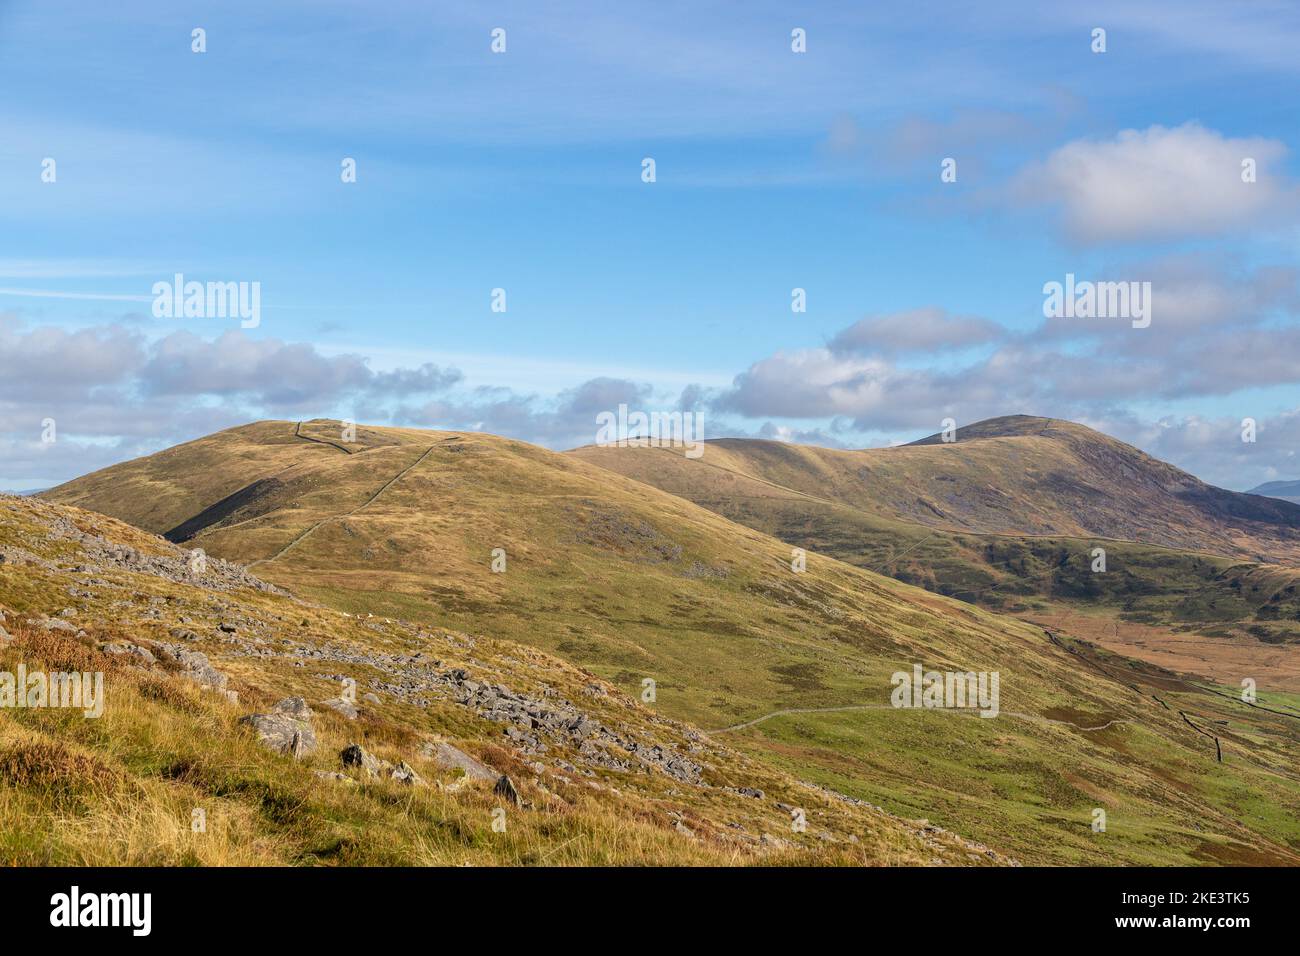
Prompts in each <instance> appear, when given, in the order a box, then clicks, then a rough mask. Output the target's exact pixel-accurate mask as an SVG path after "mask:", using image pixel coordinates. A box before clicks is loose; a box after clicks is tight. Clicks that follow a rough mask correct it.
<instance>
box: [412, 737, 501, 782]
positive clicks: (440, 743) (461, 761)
mask: <svg viewBox="0 0 1300 956" xmlns="http://www.w3.org/2000/svg"><path fill="white" fill-rule="evenodd" d="M420 753H421V755H422V756H425V757H427V758H429V759H430V760H432V761H433V762H434V763H435V764H436V765H437V766H439V767H440V768H442V769H443V770H461V771H463V772H464V774H465V776H466V777H469V778H470V779H471V780H483V781H490V782H495V781H496V780H497V778H498V777H499V776H500V774H498V773H497V772H496V771H495V770H493V769H492V768H491V767H489V766H487V765H486V764H484V763H482V762H481V761H478V760H475V759H474V758H473V757H471V756H470V755H469V754H467V753H465V751H463V750H460V749H459V748H457V747H453V746H452V745H451V744H449V743H447V742H446V741H444V740H430V741H426V742H425V743H424V744H423V745H422V746H421V748H420Z"/></svg>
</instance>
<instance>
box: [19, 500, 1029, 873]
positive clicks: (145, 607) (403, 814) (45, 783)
mask: <svg viewBox="0 0 1300 956" xmlns="http://www.w3.org/2000/svg"><path fill="white" fill-rule="evenodd" d="M177 648H179V650H177ZM195 654H199V655H202V656H203V657H204V658H206V660H203V661H202V662H201V663H200V662H199V661H198V659H196V658H195V657H194V655H195ZM20 665H21V666H22V667H24V668H25V669H26V671H27V672H28V673H32V672H36V671H45V672H67V671H77V672H96V671H98V672H102V673H103V675H104V681H105V684H104V705H103V708H102V716H100V717H98V718H96V719H86V718H85V717H83V716H82V713H81V712H80V711H78V710H67V709H27V708H22V709H12V708H8V707H6V708H3V709H0V783H2V784H3V786H0V862H3V863H5V864H10V865H30V864H54V865H63V864H88V865H101V864H108V865H120V864H149V865H176V864H202V865H267V864H271V865H279V864H289V865H367V864H390V865H425V864H435V865H458V864H472V865H495V864H510V865H520V864H522V865H536V864H544V865H567V864H588V865H591V864H594V865H605V864H615V865H619V864H623V865H625V864H677V865H694V864H709V865H727V864H741V865H743V864H749V863H783V864H793V865H809V864H813V865H820V864H832V865H833V864H896V865H902V864H920V863H944V864H958V865H968V864H997V863H1005V862H1007V860H1006V859H1005V858H1004V857H1001V856H999V855H998V854H996V853H994V852H992V851H988V850H987V849H986V848H984V847H981V846H977V845H974V844H971V843H969V842H968V841H964V840H961V839H960V838H958V837H956V836H955V835H952V834H948V833H945V832H942V831H940V830H939V829H937V828H936V827H934V826H932V825H930V826H927V825H926V824H924V823H919V822H907V821H903V820H898V819H896V818H894V817H891V816H889V815H888V814H885V813H883V812H882V811H880V810H878V809H875V808H872V807H868V806H865V805H861V804H855V803H853V802H851V801H848V800H847V799H845V798H842V797H839V796H836V795H834V794H830V793H827V792H825V791H822V790H818V789H815V788H812V787H809V786H807V785H803V784H799V783H797V782H796V781H795V780H794V779H793V778H792V777H790V776H788V775H786V774H783V773H782V772H780V771H779V770H774V769H772V768H771V767H770V766H769V765H767V764H764V763H760V762H757V761H755V760H753V759H751V758H747V757H745V756H744V755H742V754H741V753H739V752H737V751H736V750H734V749H732V748H730V747H728V746H727V743H726V741H714V740H710V739H708V738H706V737H705V736H703V735H702V734H700V733H699V732H698V731H696V730H694V729H693V728H690V727H687V726H685V725H682V724H679V723H677V722H674V721H671V720H668V719H666V718H664V717H662V716H660V715H659V714H657V713H656V712H655V711H654V710H653V709H652V708H649V707H646V706H643V705H641V704H640V703H638V702H636V701H635V700H634V699H632V698H629V697H625V696H623V695H621V694H619V693H618V691H617V690H616V689H614V688H612V687H610V686H608V685H606V684H604V683H603V682H601V681H599V680H597V679H596V678H595V677H594V676H593V675H590V674H588V673H585V672H583V671H581V670H579V669H577V668H574V667H572V666H570V665H567V664H565V663H563V662H562V661H559V660H556V659H554V658H550V657H547V656H546V655H544V654H541V653H539V652H537V651H535V650H533V649H531V648H528V647H523V646H519V645H515V644H511V643H509V642H506V641H499V640H494V639H490V638H482V637H480V638H477V639H476V638H471V637H469V636H467V635H464V634H459V633H456V632H452V631H447V630H443V629H437V628H429V627H423V626H418V625H414V624H411V623H407V622H397V621H390V620H383V619H379V618H371V617H369V616H367V617H364V618H363V617H355V616H348V615H345V614H343V613H340V612H338V611H333V610H328V609H326V608H323V607H320V606H318V605H315V604H310V603H304V602H302V601H300V600H298V599H296V598H294V597H292V596H290V595H287V594H283V593H279V592H276V591H274V590H267V589H265V588H264V587H262V586H261V585H260V583H259V582H257V581H256V580H254V579H252V578H250V577H248V576H247V575H245V574H243V573H242V572H240V571H239V570H238V569H236V568H231V567H228V566H225V565H224V564H222V563H221V562H213V563H212V565H211V566H209V567H208V568H206V569H203V570H200V571H194V570H191V566H190V563H189V555H188V554H187V553H186V552H184V551H182V550H180V549H178V548H175V547H173V546H171V545H168V544H167V543H166V542H164V541H162V540H160V539H157V538H154V537H152V536H150V535H147V534H144V533H142V532H140V531H138V530H136V529H134V528H131V527H129V526H127V525H124V524H122V523H120V522H117V521H114V520H112V519H108V518H105V517H103V516H100V515H92V514H89V513H86V512H81V511H78V510H76V509H69V508H62V507H57V506H51V505H42V504H39V503H37V502H34V501H31V500H30V499H17V498H10V497H0V672H7V673H10V674H13V673H16V672H17V670H18V668H19V666H20ZM459 674H464V675H465V677H464V679H463V680H462V678H461V677H460V676H458V675H459ZM449 675H450V676H449ZM345 677H346V678H351V679H353V680H355V681H356V688H357V689H356V702H357V706H358V708H359V711H360V713H359V714H357V715H355V716H353V717H351V718H349V717H348V716H345V715H344V714H341V713H338V712H336V711H335V710H334V709H332V708H331V706H330V705H329V703H327V702H328V701H330V700H337V698H338V697H339V695H340V691H341V687H342V686H343V684H342V681H343V679H344V678H345ZM470 679H472V680H474V681H476V682H478V683H479V684H481V685H482V687H480V688H479V690H478V695H479V697H476V698H469V699H467V697H466V695H465V688H467V687H468V686H469V685H468V684H467V683H465V681H467V680H470ZM483 688H494V690H493V691H492V693H493V694H494V695H499V696H500V697H501V698H502V699H505V697H506V695H507V693H515V694H519V695H526V696H528V697H531V698H533V699H536V700H538V701H542V702H545V703H544V704H543V705H542V706H541V707H540V708H539V707H536V706H532V705H530V710H529V713H532V714H540V715H541V716H542V719H545V708H546V707H555V708H563V707H565V706H566V705H571V706H572V707H574V708H576V709H579V710H580V711H581V712H582V713H583V714H584V715H585V716H584V719H585V720H586V721H588V722H589V723H590V725H591V727H595V728H599V729H598V730H591V729H590V728H587V727H584V728H581V734H582V735H585V738H583V739H580V734H578V733H570V732H569V731H568V729H567V728H561V729H560V730H559V731H557V732H554V733H552V732H549V731H548V732H543V731H542V730H537V731H535V732H534V733H533V734H532V735H533V736H543V737H544V738H545V744H544V749H538V748H537V747H536V746H533V745H531V744H526V743H521V741H520V739H519V738H518V737H516V736H510V735H509V731H515V733H516V734H518V733H519V731H518V727H519V726H520V723H519V722H518V721H513V722H508V723H506V727H505V728H504V729H503V721H502V720H499V719H493V717H492V716H484V715H483V713H482V711H484V710H485V708H484V707H482V706H478V703H479V698H481V696H482V694H483V692H484V691H483ZM370 694H374V695H375V696H374V698H373V699H372V698H370V697H368V696H367V695H370ZM293 695H296V696H301V697H302V698H304V699H305V701H306V702H307V704H308V706H309V707H310V708H311V709H312V710H313V711H314V717H313V718H312V719H311V724H312V725H313V727H314V733H315V735H316V739H317V747H316V749H315V750H314V751H312V752H310V753H307V754H304V755H303V756H302V757H301V759H294V758H293V757H292V756H288V755H282V754H278V753H274V752H272V751H270V750H268V749H267V748H266V747H264V746H262V745H261V744H259V743H258V742H257V740H256V736H255V734H254V732H253V730H252V729H251V728H250V727H249V726H248V725H247V724H245V723H242V722H241V720H240V718H241V717H243V716H245V715H248V714H250V713H255V712H256V713H266V712H268V711H269V710H270V709H271V708H272V707H273V705H274V703H275V702H276V701H278V700H280V699H281V698H285V697H289V696H293ZM488 714H489V715H491V714H492V711H488ZM526 719H527V718H526ZM525 736H527V735H525ZM613 738H617V739H618V740H619V741H622V742H624V743H625V744H629V745H630V744H635V745H636V747H637V750H635V751H633V750H629V749H628V747H627V746H625V745H624V744H610V745H609V746H606V744H608V743H609V741H610V740H611V739H613ZM435 741H441V742H444V743H447V744H450V745H452V746H456V747H459V748H461V749H462V750H463V751H464V752H467V753H468V754H470V755H472V756H474V757H476V758H478V759H480V760H481V761H482V762H483V764H485V765H486V766H487V767H488V768H489V769H491V771H492V774H506V775H508V776H509V777H510V779H511V780H512V782H513V783H514V785H515V786H516V787H517V790H518V792H519V795H520V798H521V805H518V806H517V805H516V804H515V803H514V802H513V801H511V800H509V799H506V798H503V797H502V796H500V795H498V794H496V793H495V792H494V791H493V786H492V777H491V776H489V778H488V780H487V781H486V782H479V781H476V780H473V779H470V778H469V777H467V776H465V775H464V774H462V772H461V771H459V770H456V769H449V768H447V767H446V766H443V765H441V764H440V762H439V761H437V760H435V759H434V758H433V757H431V756H430V753H429V750H428V744H430V743H431V742H435ZM351 743H358V744H360V745H361V746H363V747H364V748H366V749H367V750H368V751H370V752H372V753H373V754H374V755H375V757H376V758H378V759H384V760H388V761H390V762H391V763H393V764H405V765H407V766H408V767H410V768H411V769H413V770H414V771H415V772H416V773H417V774H418V775H419V777H420V778H422V782H418V783H415V784H407V783H403V782H400V781H395V780H391V779H385V778H384V777H383V776H381V777H379V778H377V779H371V778H369V777H368V776H367V775H366V774H365V773H363V772H359V771H358V770H357V769H356V768H348V767H346V766H344V765H343V764H342V763H341V761H340V758H339V754H340V751H341V750H342V748H344V747H345V746H347V745H349V744H351ZM655 748H659V749H658V751H656V750H655ZM665 754H671V755H675V757H676V758H679V759H681V760H684V761H685V762H686V763H687V764H689V765H693V766H695V767H698V768H699V770H698V774H699V776H698V779H683V777H691V776H693V774H694V771H691V772H689V773H681V772H678V771H675V770H674V773H675V774H676V775H674V773H670V772H667V771H665V769H664V766H665V763H664V760H663V759H662V758H663V755H665ZM619 762H622V763H624V764H626V766H625V767H620V766H618V765H617V764H618V763H619ZM678 766H682V765H681V764H679V765H678ZM669 769H670V770H671V769H673V768H671V767H670V768H669ZM742 788H749V789H755V788H761V789H762V790H763V791H764V796H765V798H764V799H762V800H759V799H754V798H752V797H748V796H745V795H743V794H741V793H738V792H737V791H738V790H740V789H742ZM784 804H788V805H790V806H794V807H798V808H800V809H803V810H805V812H806V820H807V828H806V830H803V831H799V832H796V831H795V830H794V829H793V828H792V825H791V816H790V814H789V813H788V812H787V811H786V810H784V809H782V805H784ZM195 811H202V812H203V814H204V815H205V820H204V823H205V826H204V827H203V832H195V830H194V827H193V825H192V824H193V820H194V818H195ZM502 813H504V816H502V817H500V819H501V820H503V821H504V830H499V829H494V826H493V824H494V819H495V817H494V814H495V815H498V816H499V815H500V814H502Z"/></svg>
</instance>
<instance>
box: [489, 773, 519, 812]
mask: <svg viewBox="0 0 1300 956" xmlns="http://www.w3.org/2000/svg"><path fill="white" fill-rule="evenodd" d="M492 792H493V793H495V794H496V795H497V796H498V797H500V798H501V799H502V800H506V801H508V802H510V803H513V804H514V805H515V806H520V805H522V803H523V801H522V800H520V799H519V791H518V790H516V789H515V785H514V783H513V782H511V780H510V778H509V777H507V776H506V775H505V774H502V775H501V779H500V780H498V781H497V785H496V786H495V787H493V788H492Z"/></svg>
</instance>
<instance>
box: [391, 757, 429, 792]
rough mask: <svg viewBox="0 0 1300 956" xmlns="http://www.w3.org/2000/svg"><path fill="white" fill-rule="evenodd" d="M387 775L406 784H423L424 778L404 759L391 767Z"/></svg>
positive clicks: (421, 785) (412, 785)
mask: <svg viewBox="0 0 1300 956" xmlns="http://www.w3.org/2000/svg"><path fill="white" fill-rule="evenodd" d="M388 775H389V776H390V777H391V778H392V779H394V780H396V781H397V782H398V783H404V784H406V785H407V786H411V787H414V786H420V787H423V786H424V779H423V778H422V777H421V776H420V775H419V774H418V773H416V772H415V770H414V769H412V768H411V767H410V766H409V765H408V764H407V763H406V761H404V760H403V761H401V762H399V763H398V765H397V766H396V767H393V768H392V769H391V770H390V771H389V773H388Z"/></svg>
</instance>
